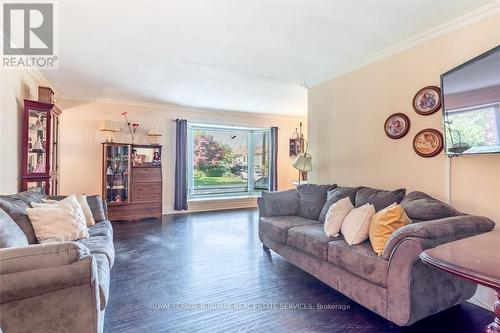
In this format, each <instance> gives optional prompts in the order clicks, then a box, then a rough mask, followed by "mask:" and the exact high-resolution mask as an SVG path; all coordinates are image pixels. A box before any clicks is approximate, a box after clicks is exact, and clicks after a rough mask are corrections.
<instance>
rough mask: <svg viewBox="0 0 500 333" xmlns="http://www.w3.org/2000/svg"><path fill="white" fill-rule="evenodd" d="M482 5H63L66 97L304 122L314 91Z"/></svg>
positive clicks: (54, 74)
mask: <svg viewBox="0 0 500 333" xmlns="http://www.w3.org/2000/svg"><path fill="white" fill-rule="evenodd" d="M485 4H487V2H485V1H457V0H453V1H432V2H431V1H369V0H365V1H329V2H318V1H304V2H301V1H292V2H260V1H259V2H254V1H251V2H250V1H248V2H211V1H209V2H207V1H205V2H177V1H175V2H145V1H135V2H125V1H112V2H103V1H100V2H60V3H59V18H60V19H59V36H60V39H59V61H60V62H59V70H53V71H44V72H43V74H44V75H45V76H46V77H47V79H48V80H49V81H50V82H51V83H52V84H53V85H54V86H55V88H56V89H57V90H58V92H59V94H60V96H61V97H63V98H83V99H89V98H90V99H100V98H105V99H120V100H133V101H142V102H151V103H164V104H179V105H187V106H196V107H205V108H215V109H225V110H235V111H246V112H257V113H269V114H278V115H305V114H306V112H307V91H306V89H305V88H304V87H303V86H302V85H301V84H302V83H304V82H305V83H306V84H308V85H309V86H310V85H313V84H317V83H319V82H321V81H324V80H325V79H327V78H330V77H333V76H335V75H336V74H339V73H341V72H343V71H345V69H346V68H349V67H350V66H352V65H353V64H355V63H356V62H359V61H360V60H362V59H364V58H366V57H368V56H370V55H372V54H375V53H377V52H380V51H382V50H384V49H386V48H388V47H391V46H393V45H395V44H397V43H401V42H403V41H405V40H408V39H409V38H411V37H414V36H415V35H417V34H420V33H423V32H425V31H428V30H430V29H431V28H433V27H435V26H438V25H440V24H443V23H445V22H447V21H450V20H453V19H455V18H457V17H460V16H462V15H465V14H467V13H468V12H470V11H472V10H475V9H477V8H479V7H481V6H484V5H485Z"/></svg>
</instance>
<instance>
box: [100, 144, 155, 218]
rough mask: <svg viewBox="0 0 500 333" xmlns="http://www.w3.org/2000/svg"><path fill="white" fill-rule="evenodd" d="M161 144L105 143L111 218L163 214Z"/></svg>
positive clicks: (105, 179) (105, 190)
mask: <svg viewBox="0 0 500 333" xmlns="http://www.w3.org/2000/svg"><path fill="white" fill-rule="evenodd" d="M161 169H162V168H161V146H158V145H155V146H148V145H132V144H123V143H103V167H102V172H103V176H102V179H103V189H102V193H103V198H104V199H105V200H106V202H107V204H108V215H109V220H110V221H122V220H124V221H136V220H140V219H143V218H148V217H161V212H162V187H163V179H162V172H161V171H162V170H161Z"/></svg>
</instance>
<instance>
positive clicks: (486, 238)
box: [420, 230, 500, 333]
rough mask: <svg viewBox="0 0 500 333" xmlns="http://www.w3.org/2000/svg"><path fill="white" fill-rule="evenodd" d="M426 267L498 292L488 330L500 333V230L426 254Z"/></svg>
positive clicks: (426, 252) (422, 257)
mask: <svg viewBox="0 0 500 333" xmlns="http://www.w3.org/2000/svg"><path fill="white" fill-rule="evenodd" d="M420 259H422V261H423V262H425V263H426V264H429V265H432V266H434V267H437V268H439V269H442V270H444V271H446V272H448V273H451V274H454V275H457V276H460V277H462V278H465V279H468V280H470V281H472V282H475V283H478V284H481V285H483V286H486V287H489V288H492V289H494V290H495V295H496V297H497V300H496V302H495V320H494V321H493V322H492V323H491V324H489V325H488V326H486V328H485V329H484V330H485V332H487V333H500V230H494V231H490V232H487V233H484V234H481V235H477V236H473V237H469V238H464V239H461V240H458V241H454V242H451V243H447V244H443V245H439V246H437V247H435V248H433V249H428V250H425V251H424V252H422V253H421V254H420Z"/></svg>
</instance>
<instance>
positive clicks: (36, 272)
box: [0, 192, 115, 333]
mask: <svg viewBox="0 0 500 333" xmlns="http://www.w3.org/2000/svg"><path fill="white" fill-rule="evenodd" d="M43 198H44V195H43V194H41V193H39V192H21V193H18V194H15V195H1V196H0V313H1V316H0V327H1V330H0V331H3V332H4V333H11V332H102V329H103V323H104V312H105V308H106V304H107V303H108V298H109V281H110V270H111V267H112V266H113V262H114V257H115V251H114V246H113V228H112V226H111V223H110V222H109V221H108V219H107V208H106V203H105V202H103V201H102V200H101V198H100V197H99V196H88V197H87V201H88V203H89V206H90V208H91V210H92V214H93V216H94V219H95V220H96V224H95V226H93V227H91V228H90V229H89V234H90V236H89V237H88V238H85V239H81V240H78V241H76V242H65V243H49V244H37V240H36V237H35V234H34V231H33V228H32V227H31V223H30V221H29V219H28V216H27V215H26V208H27V207H29V206H30V203H31V202H41V200H42V199H43ZM61 198H63V197H55V198H54V197H52V199H61Z"/></svg>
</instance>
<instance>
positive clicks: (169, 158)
mask: <svg viewBox="0 0 500 333" xmlns="http://www.w3.org/2000/svg"><path fill="white" fill-rule="evenodd" d="M59 105H60V107H61V109H62V110H63V114H62V117H61V132H60V133H61V138H60V141H61V146H60V148H61V193H101V154H102V151H101V149H102V148H101V142H103V141H104V137H105V136H104V134H103V133H101V132H99V131H98V127H99V122H100V121H101V120H104V119H111V120H114V121H118V122H119V123H120V124H121V127H122V131H121V132H120V133H119V135H118V136H116V139H115V141H117V142H118V141H120V142H129V140H130V136H129V135H128V134H127V132H126V131H125V125H124V121H123V117H122V116H121V114H120V113H121V112H125V111H126V112H128V115H127V116H128V117H129V120H130V121H132V122H137V123H139V125H140V126H139V129H138V133H139V135H138V140H137V141H136V142H137V143H149V141H148V138H147V136H146V131H147V130H148V129H149V128H151V127H154V126H156V127H158V128H159V129H160V130H161V132H162V133H163V136H162V137H161V141H162V144H163V146H164V150H163V158H162V159H163V175H164V189H163V212H164V213H171V212H172V208H173V201H174V198H173V186H174V162H175V160H174V154H175V137H174V135H175V131H174V129H175V127H174V123H173V120H174V119H176V118H183V119H187V120H188V121H192V122H200V123H208V124H223V125H235V126H238V125H240V126H241V125H243V126H251V127H271V126H278V127H279V128H280V130H279V149H278V154H279V158H278V167H279V175H278V186H279V187H280V189H284V188H290V187H292V182H293V180H295V179H296V178H297V173H296V172H295V170H294V169H293V168H292V167H291V163H292V160H291V159H290V158H289V157H288V150H287V149H288V138H289V136H291V135H292V134H293V131H294V129H295V128H296V127H297V126H298V124H299V122H300V121H303V122H304V121H305V119H300V118H290V117H277V116H265V115H258V114H251V113H241V112H228V111H217V110H207V109H199V108H187V107H175V106H158V105H150V104H139V103H125V102H116V101H115V102H109V101H91V102H88V101H75V100H63V101H61V102H60V103H59ZM255 205H256V200H255V199H249V200H241V199H238V200H229V201H227V200H225V201H221V200H210V201H205V202H191V203H190V204H189V207H190V211H197V210H211V209H225V208H237V207H255Z"/></svg>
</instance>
